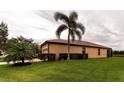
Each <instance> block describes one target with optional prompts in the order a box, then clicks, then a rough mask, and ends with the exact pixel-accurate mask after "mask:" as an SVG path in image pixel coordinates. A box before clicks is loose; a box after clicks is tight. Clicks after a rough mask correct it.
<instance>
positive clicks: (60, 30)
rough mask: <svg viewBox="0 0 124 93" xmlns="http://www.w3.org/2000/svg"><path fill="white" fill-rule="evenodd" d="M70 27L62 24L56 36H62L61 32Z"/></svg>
mask: <svg viewBox="0 0 124 93" xmlns="http://www.w3.org/2000/svg"><path fill="white" fill-rule="evenodd" d="M67 28H68V27H67V26H66V25H64V24H62V25H60V26H59V27H58V29H57V30H56V36H57V37H58V38H60V34H61V32H62V31H64V30H66V29H67Z"/></svg>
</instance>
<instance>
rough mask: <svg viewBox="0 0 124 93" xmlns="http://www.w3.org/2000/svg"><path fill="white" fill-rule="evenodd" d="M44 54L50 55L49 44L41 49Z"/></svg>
mask: <svg viewBox="0 0 124 93" xmlns="http://www.w3.org/2000/svg"><path fill="white" fill-rule="evenodd" d="M41 51H42V53H48V44H45V45H43V46H42V48H41Z"/></svg>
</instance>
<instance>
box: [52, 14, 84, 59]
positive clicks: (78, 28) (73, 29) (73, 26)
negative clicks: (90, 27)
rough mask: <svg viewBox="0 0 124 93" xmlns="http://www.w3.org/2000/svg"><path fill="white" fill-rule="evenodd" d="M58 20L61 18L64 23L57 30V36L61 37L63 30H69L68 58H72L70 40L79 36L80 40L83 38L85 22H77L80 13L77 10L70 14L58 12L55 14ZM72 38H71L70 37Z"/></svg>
mask: <svg viewBox="0 0 124 93" xmlns="http://www.w3.org/2000/svg"><path fill="white" fill-rule="evenodd" d="M54 18H55V20H56V21H58V20H61V21H63V22H64V24H62V25H60V26H59V27H58V29H57V30H56V36H57V37H58V38H60V35H61V33H62V32H63V31H65V30H68V43H67V46H68V60H69V59H70V41H71V39H72V41H74V40H75V37H76V36H77V37H78V39H79V40H81V38H82V35H83V34H84V32H85V27H84V26H83V24H81V23H78V22H76V20H77V19H78V14H77V13H76V12H71V13H70V15H69V16H67V15H65V14H63V13H60V12H56V13H55V15H54ZM70 38H71V39H70Z"/></svg>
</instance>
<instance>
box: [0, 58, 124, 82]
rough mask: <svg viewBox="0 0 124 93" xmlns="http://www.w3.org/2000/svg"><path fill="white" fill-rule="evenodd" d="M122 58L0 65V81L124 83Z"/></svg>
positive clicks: (123, 62)
mask: <svg viewBox="0 0 124 93" xmlns="http://www.w3.org/2000/svg"><path fill="white" fill-rule="evenodd" d="M123 60H124V57H113V58H99V59H88V60H71V61H70V62H66V61H60V62H47V63H40V62H39V63H33V64H32V65H29V66H23V67H13V66H12V65H0V81H19V82H20V81H36V82H37V81H45V82H48V81H49V82H54V81H55V82H73V81H74V82H78V81H82V82H112V81H118V82H119V81H124V61H123Z"/></svg>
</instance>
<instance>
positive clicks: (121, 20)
mask: <svg viewBox="0 0 124 93" xmlns="http://www.w3.org/2000/svg"><path fill="white" fill-rule="evenodd" d="M54 12H56V11H47V10H46V11H43V10H42V11H35V10H34V11H2V10H1V11H0V21H5V22H6V23H7V24H8V27H9V38H11V37H17V36H19V35H23V36H24V37H26V38H33V39H35V41H37V42H38V43H40V42H43V41H44V40H46V39H52V38H56V36H55V31H56V28H57V27H58V26H59V25H60V24H61V23H60V22H56V21H55V20H54V17H53V16H54ZM60 12H63V13H65V14H67V15H69V13H70V11H68V10H66V11H60ZM77 12H78V14H79V20H78V21H79V22H81V23H83V24H84V26H85V27H86V32H85V34H84V36H83V39H82V40H86V41H91V42H97V43H100V44H103V45H106V46H109V47H112V48H113V49H119V50H120V49H121V50H122V49H124V40H123V37H124V33H123V31H124V26H123V25H124V11H100V10H99V11H96V10H94V11H84V10H83V11H81V10H80V11H77ZM62 38H67V32H64V33H62Z"/></svg>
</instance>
